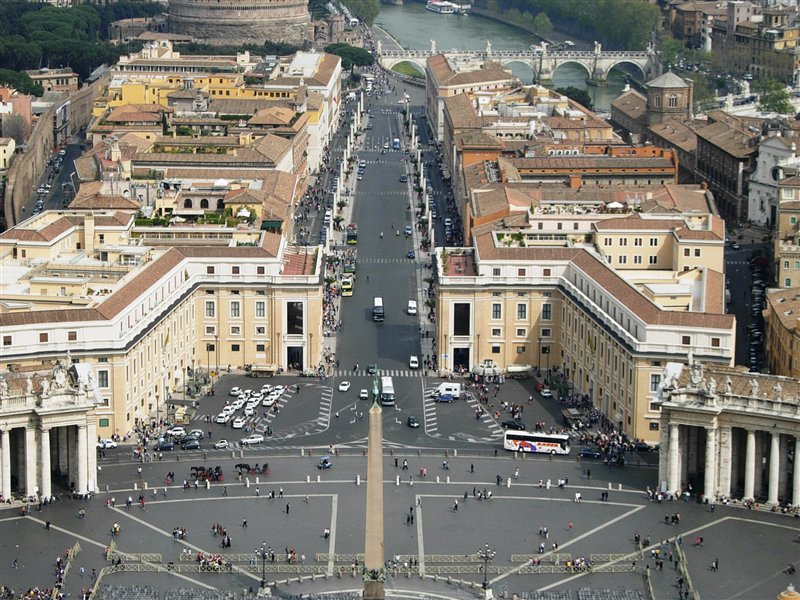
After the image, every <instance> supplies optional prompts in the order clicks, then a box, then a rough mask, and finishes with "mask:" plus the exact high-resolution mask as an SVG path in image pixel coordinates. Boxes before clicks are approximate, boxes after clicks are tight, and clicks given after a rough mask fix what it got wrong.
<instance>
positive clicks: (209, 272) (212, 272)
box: [206, 265, 214, 275]
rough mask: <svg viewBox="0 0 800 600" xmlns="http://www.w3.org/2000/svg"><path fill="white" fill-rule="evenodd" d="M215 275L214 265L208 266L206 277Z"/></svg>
mask: <svg viewBox="0 0 800 600" xmlns="http://www.w3.org/2000/svg"><path fill="white" fill-rule="evenodd" d="M213 274H214V267H213V266H212V265H208V266H206V275H213Z"/></svg>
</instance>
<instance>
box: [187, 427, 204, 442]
mask: <svg viewBox="0 0 800 600" xmlns="http://www.w3.org/2000/svg"><path fill="white" fill-rule="evenodd" d="M189 435H193V436H194V437H196V438H197V439H198V440H202V439H203V438H204V437H205V434H204V433H203V430H202V429H192V430H191V431H190V432H189Z"/></svg>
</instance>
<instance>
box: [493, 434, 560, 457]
mask: <svg viewBox="0 0 800 600" xmlns="http://www.w3.org/2000/svg"><path fill="white" fill-rule="evenodd" d="M503 448H505V449H506V450H511V451H512V452H538V453H540V454H569V436H568V435H563V434H560V433H552V434H551V433H537V432H533V431H514V430H511V429H509V430H506V432H505V434H504V435H503Z"/></svg>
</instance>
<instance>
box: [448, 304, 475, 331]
mask: <svg viewBox="0 0 800 600" xmlns="http://www.w3.org/2000/svg"><path fill="white" fill-rule="evenodd" d="M471 308H472V307H471V306H470V305H469V304H467V303H466V302H456V303H454V304H453V335H470V330H471V324H472V323H471V321H472V319H471Z"/></svg>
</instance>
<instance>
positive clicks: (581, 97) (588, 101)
mask: <svg viewBox="0 0 800 600" xmlns="http://www.w3.org/2000/svg"><path fill="white" fill-rule="evenodd" d="M556 93H557V94H561V95H562V96H566V97H567V98H569V99H571V100H575V102H577V103H578V104H582V105H583V106H585V107H586V108H588V109H589V110H592V108H593V106H592V97H591V96H590V95H589V92H587V91H586V90H579V89H578V88H576V87H573V86H571V85H570V86H567V87H563V88H558V89H556Z"/></svg>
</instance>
